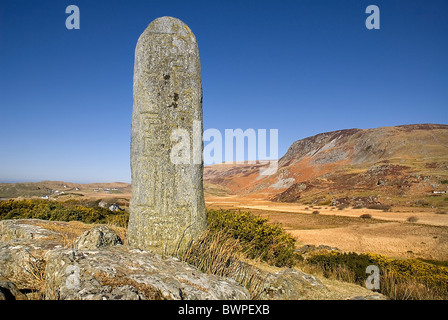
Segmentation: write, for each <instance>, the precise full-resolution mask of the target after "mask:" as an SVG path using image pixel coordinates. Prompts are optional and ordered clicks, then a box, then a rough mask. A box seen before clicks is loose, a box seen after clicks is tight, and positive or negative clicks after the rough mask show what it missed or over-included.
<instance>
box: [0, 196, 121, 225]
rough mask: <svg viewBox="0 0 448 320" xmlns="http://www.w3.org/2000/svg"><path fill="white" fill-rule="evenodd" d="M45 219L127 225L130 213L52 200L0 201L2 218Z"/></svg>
mask: <svg viewBox="0 0 448 320" xmlns="http://www.w3.org/2000/svg"><path fill="white" fill-rule="evenodd" d="M5 219H43V220H56V221H82V222H84V223H109V222H111V221H116V222H119V223H121V224H124V225H126V224H127V219H128V214H127V213H126V212H114V211H110V210H108V209H105V208H101V207H92V208H89V207H85V206H80V205H75V204H73V203H71V202H67V203H65V202H57V201H50V200H41V199H33V200H12V199H11V200H8V201H0V220H5Z"/></svg>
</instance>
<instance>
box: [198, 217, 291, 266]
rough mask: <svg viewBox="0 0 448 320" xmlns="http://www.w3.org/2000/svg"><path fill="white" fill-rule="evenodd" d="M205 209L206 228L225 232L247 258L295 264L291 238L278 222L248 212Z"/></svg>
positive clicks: (276, 263) (286, 264) (281, 263)
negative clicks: (233, 239)
mask: <svg viewBox="0 0 448 320" xmlns="http://www.w3.org/2000/svg"><path fill="white" fill-rule="evenodd" d="M207 213H208V214H207V220H208V227H209V230H210V231H211V232H218V231H220V232H227V233H229V234H230V235H231V236H232V237H234V238H235V239H238V240H239V243H240V245H241V247H242V251H244V252H245V253H246V255H247V257H248V258H251V259H254V258H257V259H260V260H262V261H266V262H268V263H269V264H272V265H275V266H278V267H283V266H293V265H294V264H295V254H294V250H295V239H294V238H293V237H291V236H290V235H288V234H287V233H286V232H285V231H284V230H283V229H282V227H281V226H280V225H278V224H270V223H267V221H268V219H265V218H262V217H260V216H257V215H254V214H251V213H250V212H239V211H238V212H236V211H231V210H209V211H208V212H207Z"/></svg>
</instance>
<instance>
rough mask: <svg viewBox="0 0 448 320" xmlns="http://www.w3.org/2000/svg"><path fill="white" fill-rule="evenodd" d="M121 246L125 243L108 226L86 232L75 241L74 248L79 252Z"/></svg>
mask: <svg viewBox="0 0 448 320" xmlns="http://www.w3.org/2000/svg"><path fill="white" fill-rule="evenodd" d="M120 244H123V242H122V241H121V239H120V237H119V236H118V235H117V234H116V233H115V231H113V230H112V229H111V228H109V227H107V226H99V227H95V228H92V229H90V230H87V231H86V232H84V233H83V234H82V235H81V236H80V237H78V238H77V239H76V240H75V241H74V243H73V246H74V248H75V249H78V250H94V249H96V248H101V247H111V246H116V245H120Z"/></svg>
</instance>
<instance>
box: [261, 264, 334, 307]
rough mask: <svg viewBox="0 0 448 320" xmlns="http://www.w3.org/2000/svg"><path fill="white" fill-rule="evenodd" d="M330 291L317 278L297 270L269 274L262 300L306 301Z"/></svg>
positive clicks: (264, 285)
mask: <svg viewBox="0 0 448 320" xmlns="http://www.w3.org/2000/svg"><path fill="white" fill-rule="evenodd" d="M322 291H328V289H327V288H326V287H325V286H324V285H323V284H322V282H321V281H320V280H319V279H317V278H316V277H314V276H312V275H309V274H306V273H303V272H301V271H299V270H296V269H286V270H282V271H279V272H275V273H270V272H267V273H266V275H265V281H264V284H263V287H262V290H261V293H260V295H259V299H261V300H304V299H309V298H310V297H311V296H316V295H317V294H318V293H320V292H322Z"/></svg>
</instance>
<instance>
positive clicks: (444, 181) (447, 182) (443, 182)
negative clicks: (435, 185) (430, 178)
mask: <svg viewBox="0 0 448 320" xmlns="http://www.w3.org/2000/svg"><path fill="white" fill-rule="evenodd" d="M440 183H441V184H448V180H442V181H440Z"/></svg>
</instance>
